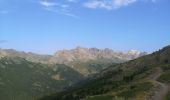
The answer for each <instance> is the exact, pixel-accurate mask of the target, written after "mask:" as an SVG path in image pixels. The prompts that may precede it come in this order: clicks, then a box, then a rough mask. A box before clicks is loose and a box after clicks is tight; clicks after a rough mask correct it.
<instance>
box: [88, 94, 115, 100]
mask: <svg viewBox="0 0 170 100" xmlns="http://www.w3.org/2000/svg"><path fill="white" fill-rule="evenodd" d="M86 100H113V96H110V95H99V96H92V97H88V98H87V99H86Z"/></svg>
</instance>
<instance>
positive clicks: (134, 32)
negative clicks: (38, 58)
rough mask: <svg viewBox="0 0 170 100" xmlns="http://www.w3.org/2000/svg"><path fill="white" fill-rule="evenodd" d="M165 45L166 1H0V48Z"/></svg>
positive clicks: (43, 50) (168, 40) (169, 24)
mask: <svg viewBox="0 0 170 100" xmlns="http://www.w3.org/2000/svg"><path fill="white" fill-rule="evenodd" d="M169 44H170V0H0V48H4V49H6V48H8V49H9V48H11V49H16V50H20V51H26V52H35V53H40V54H53V53H54V52H56V51H57V50H61V49H71V48H75V47H76V46H82V47H87V48H91V47H96V48H111V49H113V50H121V51H126V50H131V49H136V50H140V51H147V52H153V51H155V50H158V49H160V48H162V47H164V46H167V45H169Z"/></svg>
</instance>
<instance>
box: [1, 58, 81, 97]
mask: <svg viewBox="0 0 170 100" xmlns="http://www.w3.org/2000/svg"><path fill="white" fill-rule="evenodd" d="M83 78H84V76H83V75H81V74H80V73H79V72H77V71H75V70H73V69H72V68H70V67H68V66H66V65H63V64H48V65H47V64H41V63H34V62H30V61H27V60H25V59H23V58H20V57H1V58H0V100H35V99H36V98H38V97H40V96H43V95H45V94H46V95H47V94H50V93H53V92H57V91H60V90H62V89H63V88H64V87H66V86H69V85H72V84H73V83H74V82H77V81H78V80H81V79H83Z"/></svg>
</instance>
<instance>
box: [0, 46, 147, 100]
mask: <svg viewBox="0 0 170 100" xmlns="http://www.w3.org/2000/svg"><path fill="white" fill-rule="evenodd" d="M145 54H146V53H143V52H139V51H136V50H132V51H129V52H115V51H113V50H111V49H103V50H101V49H97V48H81V47H77V48H75V49H71V50H62V51H58V52H57V53H55V54H54V55H39V54H35V53H30V52H29V53H26V52H19V51H16V50H13V49H0V100H35V99H37V98H39V97H41V96H43V95H47V94H51V93H55V92H58V91H61V90H63V89H64V90H65V89H67V88H68V87H69V86H72V85H73V84H75V83H76V82H78V81H82V80H85V79H86V78H87V77H88V76H91V75H93V74H95V73H98V72H100V71H101V70H103V69H104V68H107V67H108V66H110V65H113V64H117V63H122V62H125V61H128V60H131V59H134V58H137V57H139V56H143V55H145Z"/></svg>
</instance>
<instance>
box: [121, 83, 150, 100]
mask: <svg viewBox="0 0 170 100" xmlns="http://www.w3.org/2000/svg"><path fill="white" fill-rule="evenodd" d="M152 87H153V84H152V83H151V82H143V83H138V84H135V85H131V86H130V87H127V89H125V90H124V91H122V92H121V93H119V94H118V96H119V97H124V98H125V99H129V98H135V97H136V96H137V95H138V94H141V93H146V92H148V91H149V90H150V89H151V88H152Z"/></svg>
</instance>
